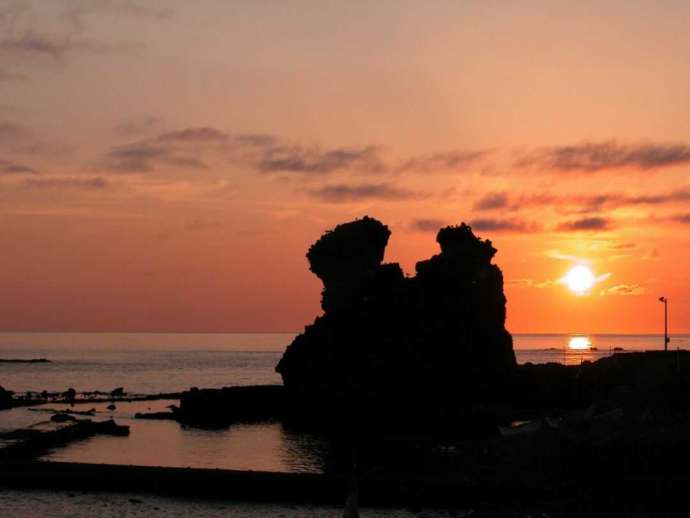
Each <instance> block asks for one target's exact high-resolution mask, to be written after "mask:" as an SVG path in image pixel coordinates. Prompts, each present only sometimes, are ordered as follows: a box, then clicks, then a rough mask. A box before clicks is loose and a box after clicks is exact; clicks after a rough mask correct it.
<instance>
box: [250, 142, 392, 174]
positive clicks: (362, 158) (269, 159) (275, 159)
mask: <svg viewBox="0 0 690 518" xmlns="http://www.w3.org/2000/svg"><path fill="white" fill-rule="evenodd" d="M257 168H258V170H259V171H261V172H264V173H271V172H282V173H310V174H327V173H333V172H335V171H343V170H358V171H366V172H372V173H376V172H382V171H384V170H386V166H385V165H384V163H383V161H382V160H381V158H380V157H379V148H377V147H375V146H366V147H361V148H344V147H342V148H334V149H326V150H321V149H319V148H305V147H301V146H292V147H286V146H275V145H269V146H268V147H266V148H265V150H264V152H263V154H262V155H261V157H260V159H259V161H258V164H257Z"/></svg>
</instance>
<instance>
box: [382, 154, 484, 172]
mask: <svg viewBox="0 0 690 518" xmlns="http://www.w3.org/2000/svg"><path fill="white" fill-rule="evenodd" d="M489 153H490V151H489V150H479V151H465V150H450V151H443V152H440V153H433V154H430V155H420V156H413V157H410V158H408V159H406V160H404V161H403V162H402V163H401V164H399V165H398V166H397V167H396V168H395V170H396V172H399V173H405V172H416V173H434V172H438V171H453V170H462V169H465V168H466V167H468V166H469V165H471V164H474V163H476V162H478V161H479V160H481V159H482V158H484V157H485V156H487V155H488V154H489Z"/></svg>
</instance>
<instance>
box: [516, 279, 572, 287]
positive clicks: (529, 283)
mask: <svg viewBox="0 0 690 518" xmlns="http://www.w3.org/2000/svg"><path fill="white" fill-rule="evenodd" d="M558 282H559V281H553V280H551V279H546V280H544V281H539V282H537V281H535V280H534V279H527V278H524V279H511V280H508V281H506V284H507V285H512V286H515V287H517V288H539V289H541V288H548V287H549V286H553V285H555V284H557V283H558Z"/></svg>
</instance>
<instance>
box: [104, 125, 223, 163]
mask: <svg viewBox="0 0 690 518" xmlns="http://www.w3.org/2000/svg"><path fill="white" fill-rule="evenodd" d="M227 141H228V136H227V135H226V134H225V133H224V132H222V131H219V130H217V129H214V128H209V127H192V128H185V129H182V130H177V131H170V132H166V133H162V134H160V135H158V136H157V137H155V138H150V139H144V140H139V141H137V142H133V143H131V144H125V145H122V146H115V147H112V148H111V149H110V150H109V151H108V153H107V154H106V156H105V157H104V159H103V160H102V162H101V164H100V166H99V167H100V168H101V169H104V170H106V171H110V172H120V173H145V172H151V171H155V170H157V169H159V168H161V167H166V166H167V167H175V168H184V169H206V167H207V164H206V162H205V161H204V159H203V155H204V154H205V153H207V152H208V151H209V150H223V149H224V148H225V147H226V143H227Z"/></svg>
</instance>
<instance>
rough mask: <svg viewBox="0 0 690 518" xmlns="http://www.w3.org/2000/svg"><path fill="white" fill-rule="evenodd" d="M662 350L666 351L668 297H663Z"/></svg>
mask: <svg viewBox="0 0 690 518" xmlns="http://www.w3.org/2000/svg"><path fill="white" fill-rule="evenodd" d="M664 351H665V352H668V299H667V298H666V297H664Z"/></svg>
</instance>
